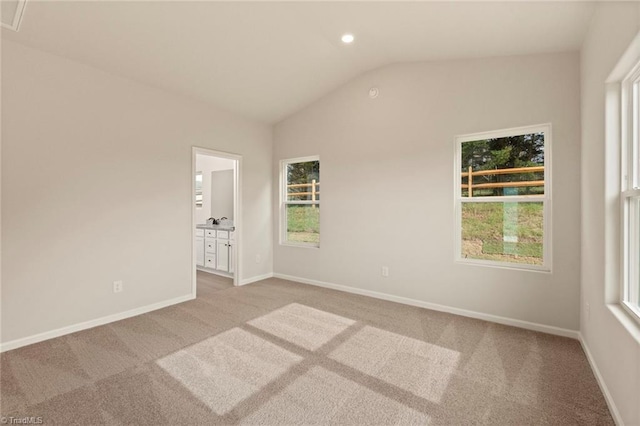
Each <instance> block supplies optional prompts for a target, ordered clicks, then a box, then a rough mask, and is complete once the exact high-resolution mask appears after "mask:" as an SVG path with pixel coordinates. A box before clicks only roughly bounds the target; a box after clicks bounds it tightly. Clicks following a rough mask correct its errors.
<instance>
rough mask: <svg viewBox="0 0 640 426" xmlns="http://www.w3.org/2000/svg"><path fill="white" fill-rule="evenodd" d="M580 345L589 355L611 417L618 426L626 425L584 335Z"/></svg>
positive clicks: (580, 336) (581, 337)
mask: <svg viewBox="0 0 640 426" xmlns="http://www.w3.org/2000/svg"><path fill="white" fill-rule="evenodd" d="M578 335H579V340H580V344H581V345H582V349H583V350H584V353H585V354H586V355H587V360H588V361H589V365H590V366H591V370H592V371H593V374H594V375H595V376H596V380H597V381H598V386H600V390H601V391H602V394H603V395H604V400H605V401H607V406H608V407H609V411H610V412H611V417H613V421H614V422H616V424H617V425H620V426H622V425H624V422H623V421H622V417H621V416H620V412H619V411H618V407H616V404H615V403H614V402H613V398H612V397H611V392H609V388H608V387H607V384H606V383H605V382H604V378H603V377H602V374H600V370H599V369H598V365H597V364H596V360H595V359H594V358H593V355H591V351H590V350H589V346H587V342H586V341H585V340H584V337H583V336H582V333H578Z"/></svg>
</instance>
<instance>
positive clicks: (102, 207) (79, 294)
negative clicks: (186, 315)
mask: <svg viewBox="0 0 640 426" xmlns="http://www.w3.org/2000/svg"><path fill="white" fill-rule="evenodd" d="M2 89H3V90H2V106H3V108H2V150H3V153H2V154H3V155H2V230H3V233H2V248H3V251H2V264H3V266H4V268H3V269H2V293H3V294H2V342H3V343H6V342H9V341H13V340H14V339H20V338H24V337H27V336H31V335H33V334H36V333H41V332H46V331H49V330H53V329H57V328H60V327H65V326H69V325H72V324H77V323H81V322H84V321H88V320H92V319H96V318H100V317H103V316H106V315H111V314H115V313H119V312H123V311H127V310H130V309H133V308H137V307H140V306H145V305H149V304H152V303H156V302H161V301H165V300H168V299H172V298H176V297H179V296H184V295H188V294H189V293H190V292H191V271H192V264H191V250H192V234H193V230H192V223H191V221H192V216H191V188H192V186H191V178H192V172H191V158H192V157H191V156H192V152H191V147H192V146H194V145H195V146H200V147H205V148H210V149H214V150H219V151H225V152H231V153H238V154H241V155H243V171H242V173H243V175H242V183H243V189H244V190H243V206H244V216H243V226H244V229H243V232H242V244H243V246H244V253H243V254H244V257H243V259H242V264H241V267H242V274H241V276H242V278H245V279H246V278H250V277H253V276H258V275H262V274H266V273H269V272H271V270H272V261H271V259H272V256H271V253H272V233H273V232H272V228H271V223H272V222H271V215H270V210H271V207H270V206H271V204H270V203H271V190H272V184H271V178H272V170H271V152H272V144H271V135H272V131H271V127H269V126H266V125H263V124H258V123H255V122H251V121H248V120H245V119H241V118H239V117H237V116H234V115H231V114H229V113H225V112H223V111H220V110H217V109H214V108H211V107H208V106H206V105H205V104H201V103H198V102H196V101H192V100H190V99H188V98H184V97H180V96H175V95H172V94H170V93H167V92H164V91H161V90H158V89H155V88H151V87H147V86H144V85H141V84H138V83H135V82H132V81H130V80H126V79H122V78H119V77H116V76H113V75H111V74H108V73H105V72H102V71H99V70H96V69H94V68H91V67H88V66H84V65H81V64H78V63H76V62H72V61H69V60H66V59H63V58H60V57H57V56H53V55H50V54H46V53H43V52H40V51H37V50H33V49H30V48H26V47H23V46H21V45H19V44H15V43H12V42H8V41H6V40H3V41H2ZM256 254H261V256H262V259H263V261H262V263H260V264H256V263H255V261H254V259H255V257H256ZM114 280H123V281H124V292H123V293H120V294H114V293H113V292H112V281H114Z"/></svg>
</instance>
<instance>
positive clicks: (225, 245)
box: [216, 240, 229, 272]
mask: <svg viewBox="0 0 640 426" xmlns="http://www.w3.org/2000/svg"><path fill="white" fill-rule="evenodd" d="M216 256H217V257H218V261H217V262H216V264H217V265H216V269H218V270H219V271H225V272H228V271H229V241H228V240H218V249H217V250H216Z"/></svg>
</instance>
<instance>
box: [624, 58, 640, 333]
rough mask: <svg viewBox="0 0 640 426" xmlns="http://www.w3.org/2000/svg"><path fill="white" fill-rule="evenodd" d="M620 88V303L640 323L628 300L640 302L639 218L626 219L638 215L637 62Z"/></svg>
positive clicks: (639, 122) (639, 91)
mask: <svg viewBox="0 0 640 426" xmlns="http://www.w3.org/2000/svg"><path fill="white" fill-rule="evenodd" d="M620 89H621V114H620V118H621V123H620V127H621V140H620V241H621V245H622V252H621V259H620V267H621V277H622V279H621V280H620V286H621V288H620V305H621V306H622V308H623V309H624V310H625V311H626V312H627V313H628V314H630V316H631V317H632V318H633V319H634V320H635V321H637V322H640V307H639V306H634V305H633V304H632V302H631V299H636V300H638V301H639V302H640V294H638V293H640V288H637V287H640V265H639V264H638V263H637V261H636V262H634V260H633V259H634V258H636V259H638V258H640V235H639V234H640V219H637V220H636V221H635V222H636V223H634V222H632V221H631V220H630V219H631V214H632V213H635V215H636V216H637V215H640V212H638V210H640V164H638V163H640V62H638V63H637V64H636V65H635V66H633V67H632V69H631V71H630V72H629V73H628V74H627V76H625V78H624V79H623V80H622V82H621V87H620ZM634 203H637V204H636V206H635V207H634V206H633V204H634ZM633 234H635V235H636V237H635V238H633V237H632V235H633ZM632 286H633V287H635V288H632ZM632 293H633V294H632Z"/></svg>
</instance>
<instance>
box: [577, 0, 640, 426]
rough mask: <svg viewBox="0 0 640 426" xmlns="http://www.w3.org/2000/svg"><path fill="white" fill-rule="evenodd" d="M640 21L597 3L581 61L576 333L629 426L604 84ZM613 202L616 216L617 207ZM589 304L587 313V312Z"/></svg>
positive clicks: (639, 11)
mask: <svg viewBox="0 0 640 426" xmlns="http://www.w3.org/2000/svg"><path fill="white" fill-rule="evenodd" d="M639 18H640V6H639V5H638V3H633V2H629V3H614V2H612V3H600V4H599V5H598V7H597V9H596V11H595V13H594V17H593V20H592V22H591V26H590V28H589V33H588V34H587V37H586V39H585V42H584V44H583V48H582V55H581V75H582V91H581V95H582V135H583V137H582V145H581V148H582V241H583V244H582V267H581V271H582V300H583V304H582V315H581V323H580V329H581V332H582V335H583V338H584V341H585V343H586V345H587V347H588V348H589V350H590V352H591V354H592V355H593V358H594V360H595V363H596V365H597V368H598V370H599V371H600V373H601V374H602V377H603V379H604V382H605V384H606V387H607V388H608V390H609V392H610V394H611V397H612V399H613V401H614V404H615V407H616V408H617V411H618V413H619V415H620V418H621V420H622V421H623V422H624V424H627V425H638V424H640V344H639V343H638V342H637V341H636V340H634V338H632V336H631V334H630V333H629V331H627V330H626V329H625V328H624V327H623V326H622V324H621V322H620V321H619V320H618V319H617V318H616V317H614V315H613V313H612V310H610V309H609V308H608V307H607V306H606V305H605V303H606V301H607V300H606V299H605V293H606V292H610V290H612V289H613V290H615V287H617V286H618V283H617V282H607V279H605V266H606V265H607V262H606V259H607V260H609V259H611V260H614V261H613V262H609V264H608V268H617V267H618V262H617V260H615V255H616V243H614V244H612V245H610V246H609V248H608V249H607V246H606V244H605V236H606V237H607V239H609V240H611V239H613V240H616V239H617V233H618V232H619V231H618V229H615V228H613V229H612V228H610V227H609V229H607V230H605V223H606V222H605V155H604V154H605V145H604V140H605V137H604V135H605V126H604V117H605V103H604V99H605V83H604V82H605V79H606V78H607V77H608V75H609V73H610V72H611V71H612V69H613V67H614V66H615V65H616V63H617V61H618V59H619V58H620V56H621V55H622V53H623V52H624V51H625V49H626V48H627V46H628V45H629V43H630V42H631V40H632V39H633V37H634V36H635V35H636V34H637V32H638V30H640V19H639ZM614 179H617V176H614ZM611 202H613V203H614V204H613V206H614V210H615V206H616V202H615V200H612V201H611ZM614 214H615V213H614ZM613 234H615V235H613ZM611 275H613V276H615V275H616V274H611ZM611 275H610V274H607V277H609V276H611ZM607 287H608V288H607ZM614 293H615V291H614ZM608 301H611V300H608ZM587 303H588V304H589V306H590V309H589V311H590V313H588V312H587V310H586V305H587Z"/></svg>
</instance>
